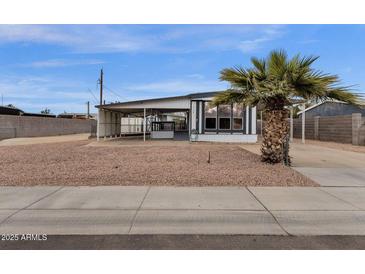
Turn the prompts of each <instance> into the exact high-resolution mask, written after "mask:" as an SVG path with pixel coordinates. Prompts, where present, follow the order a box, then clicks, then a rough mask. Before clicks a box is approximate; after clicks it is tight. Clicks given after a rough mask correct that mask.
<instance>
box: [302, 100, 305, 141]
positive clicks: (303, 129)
mask: <svg viewBox="0 0 365 274" xmlns="http://www.w3.org/2000/svg"><path fill="white" fill-rule="evenodd" d="M302 143H303V144H305V104H303V112H302Z"/></svg>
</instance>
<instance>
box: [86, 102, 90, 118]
mask: <svg viewBox="0 0 365 274" xmlns="http://www.w3.org/2000/svg"><path fill="white" fill-rule="evenodd" d="M86 106H87V119H89V118H90V101H87V102H86Z"/></svg>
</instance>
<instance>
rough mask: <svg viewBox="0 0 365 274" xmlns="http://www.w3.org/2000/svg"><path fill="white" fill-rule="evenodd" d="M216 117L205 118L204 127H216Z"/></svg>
mask: <svg viewBox="0 0 365 274" xmlns="http://www.w3.org/2000/svg"><path fill="white" fill-rule="evenodd" d="M216 120H217V119H216V118H205V128H206V129H216V128H217V127H216Z"/></svg>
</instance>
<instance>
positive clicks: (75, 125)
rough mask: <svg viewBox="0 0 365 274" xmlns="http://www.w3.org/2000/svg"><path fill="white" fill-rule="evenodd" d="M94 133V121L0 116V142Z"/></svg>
mask: <svg viewBox="0 0 365 274" xmlns="http://www.w3.org/2000/svg"><path fill="white" fill-rule="evenodd" d="M95 132H96V120H81V119H65V118H49V117H31V116H15V115H0V140H1V139H8V138H16V137H42V136H56V135H67V134H77V133H90V134H91V135H93V134H95Z"/></svg>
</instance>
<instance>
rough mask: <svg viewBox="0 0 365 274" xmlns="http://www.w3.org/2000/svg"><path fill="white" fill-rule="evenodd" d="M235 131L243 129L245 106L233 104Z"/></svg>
mask: <svg viewBox="0 0 365 274" xmlns="http://www.w3.org/2000/svg"><path fill="white" fill-rule="evenodd" d="M232 110H233V129H235V130H241V129H243V105H242V104H233V108H232Z"/></svg>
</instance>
